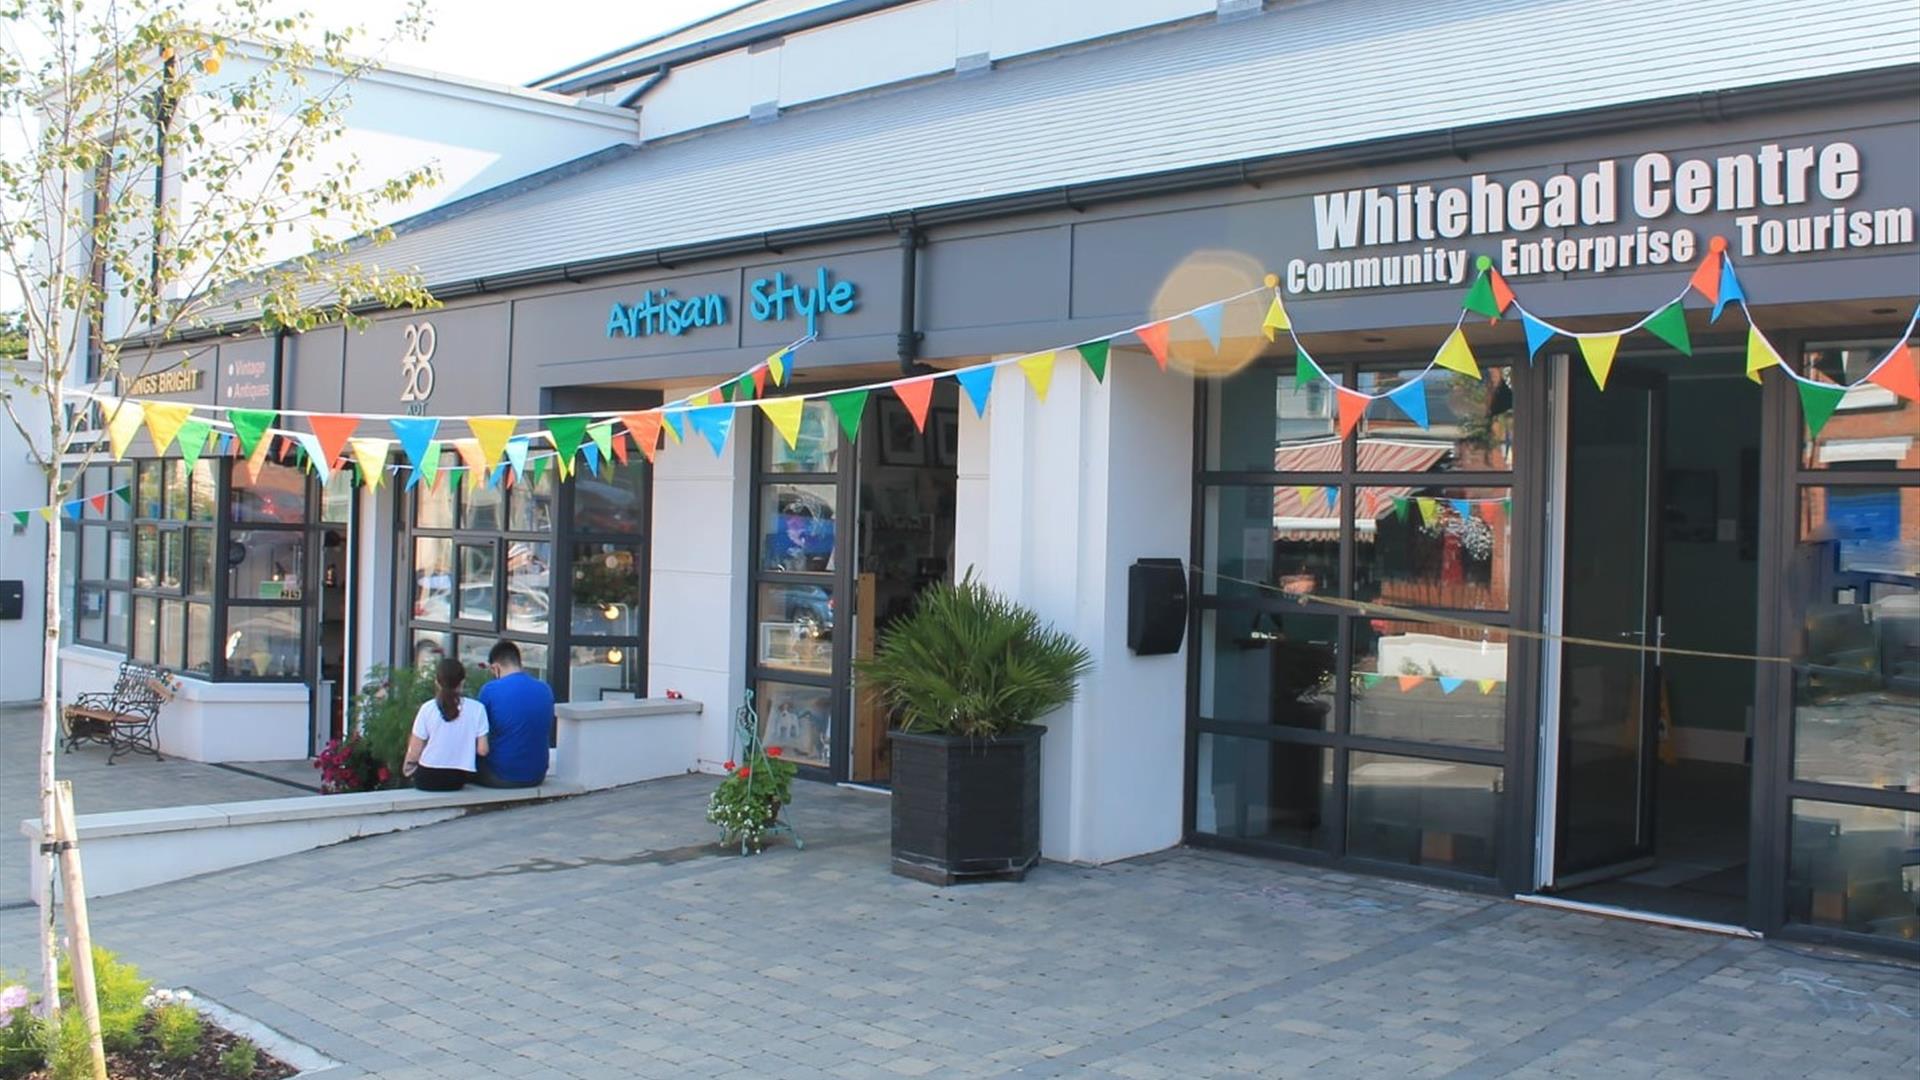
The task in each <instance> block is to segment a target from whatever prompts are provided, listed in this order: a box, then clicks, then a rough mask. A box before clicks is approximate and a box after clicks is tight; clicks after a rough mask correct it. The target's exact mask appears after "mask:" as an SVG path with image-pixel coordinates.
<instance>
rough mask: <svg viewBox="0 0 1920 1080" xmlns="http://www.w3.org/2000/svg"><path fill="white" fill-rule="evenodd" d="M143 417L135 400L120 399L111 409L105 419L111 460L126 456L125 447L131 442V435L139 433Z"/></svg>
mask: <svg viewBox="0 0 1920 1080" xmlns="http://www.w3.org/2000/svg"><path fill="white" fill-rule="evenodd" d="M145 419H146V418H145V416H143V415H142V410H141V408H140V403H139V402H137V401H122V402H121V403H120V404H119V406H118V407H116V408H115V409H114V410H113V415H112V417H111V418H109V419H108V420H107V445H108V447H110V448H111V449H112V450H113V460H115V461H119V460H120V459H121V458H124V457H126V456H127V447H128V446H130V445H132V444H133V437H134V436H135V435H138V434H140V425H141V423H142V422H144V421H145Z"/></svg>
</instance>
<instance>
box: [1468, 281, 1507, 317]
mask: <svg viewBox="0 0 1920 1080" xmlns="http://www.w3.org/2000/svg"><path fill="white" fill-rule="evenodd" d="M1460 306H1461V307H1463V308H1466V309H1467V310H1468V311H1471V312H1473V313H1474V314H1475V315H1482V316H1485V317H1486V318H1489V319H1497V318H1499V317H1500V302H1499V301H1497V300H1495V299H1494V298H1493V280H1492V279H1491V278H1489V277H1488V276H1487V272H1486V271H1485V270H1482V271H1480V276H1479V277H1477V278H1474V279H1473V287H1472V288H1470V289H1468V290H1467V298H1466V299H1465V300H1462V301H1461V302H1460Z"/></svg>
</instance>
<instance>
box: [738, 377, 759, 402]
mask: <svg viewBox="0 0 1920 1080" xmlns="http://www.w3.org/2000/svg"><path fill="white" fill-rule="evenodd" d="M753 396H754V395H753V375H752V374H746V375H742V376H740V377H739V378H738V379H735V380H734V383H733V400H735V401H752V400H753Z"/></svg>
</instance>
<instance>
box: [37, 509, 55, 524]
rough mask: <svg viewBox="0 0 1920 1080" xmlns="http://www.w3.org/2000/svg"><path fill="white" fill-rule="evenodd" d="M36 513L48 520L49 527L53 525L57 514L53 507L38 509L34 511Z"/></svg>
mask: <svg viewBox="0 0 1920 1080" xmlns="http://www.w3.org/2000/svg"><path fill="white" fill-rule="evenodd" d="M34 512H35V513H37V514H39V515H40V516H41V517H42V518H44V519H46V522H47V524H49V525H51V524H53V515H54V513H55V512H56V511H55V510H54V508H53V507H51V506H41V507H36V508H35V509H34Z"/></svg>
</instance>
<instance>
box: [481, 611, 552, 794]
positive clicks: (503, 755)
mask: <svg viewBox="0 0 1920 1080" xmlns="http://www.w3.org/2000/svg"><path fill="white" fill-rule="evenodd" d="M487 666H488V667H489V668H492V669H493V681H491V682H489V683H487V685H485V686H483V687H481V688H480V704H482V705H485V706H486V707H487V718H488V719H489V720H490V721H491V722H492V724H493V729H492V731H490V732H489V733H488V743H489V745H490V747H491V749H486V750H482V751H480V754H481V757H480V762H479V765H480V775H479V783H480V784H481V786H483V787H496V788H530V787H539V786H540V783H541V781H543V780H545V779H546V778H547V748H548V747H549V746H552V745H553V690H552V688H551V687H549V686H548V685H547V684H546V683H545V682H542V681H541V680H539V679H536V678H534V677H533V676H532V675H529V674H527V673H526V671H524V670H522V669H521V667H520V646H518V645H515V644H514V643H513V642H511V641H497V642H494V645H493V649H492V650H491V651H490V652H488V653H487Z"/></svg>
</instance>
